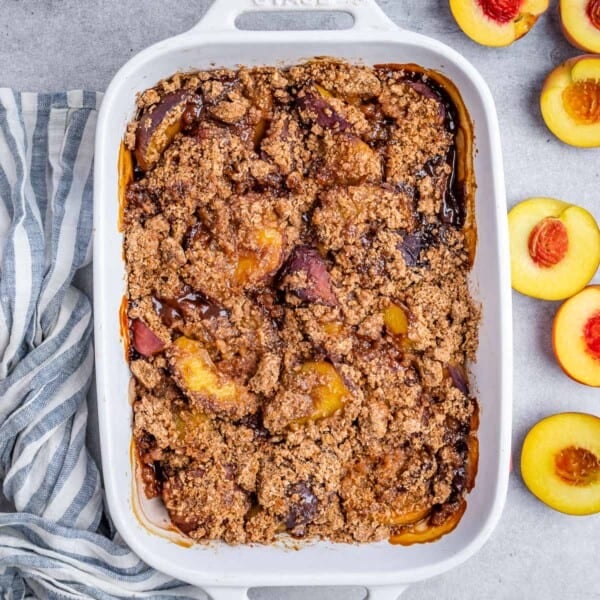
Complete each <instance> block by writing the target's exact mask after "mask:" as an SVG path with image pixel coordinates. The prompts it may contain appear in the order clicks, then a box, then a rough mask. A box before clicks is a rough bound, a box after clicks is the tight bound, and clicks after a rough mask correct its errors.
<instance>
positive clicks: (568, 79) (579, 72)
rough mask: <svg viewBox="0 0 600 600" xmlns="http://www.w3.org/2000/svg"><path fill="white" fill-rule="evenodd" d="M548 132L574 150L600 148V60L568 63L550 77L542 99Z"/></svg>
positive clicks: (576, 59)
mask: <svg viewBox="0 0 600 600" xmlns="http://www.w3.org/2000/svg"><path fill="white" fill-rule="evenodd" d="M540 108H541V111H542V117H543V118H544V121H545V123H546V125H547V126H548V129H550V131H551V132H552V133H553V134H554V135H555V136H556V137H557V138H559V139H560V140H562V141H563V142H565V143H567V144H571V145H572V146H580V147H585V148H587V147H593V146H600V57H597V56H581V57H577V58H572V59H570V60H567V61H566V62H565V63H563V64H562V65H560V66H559V67H557V68H556V69H554V71H552V72H551V73H550V75H548V77H547V79H546V81H545V83H544V87H543V89H542V93H541V96H540Z"/></svg>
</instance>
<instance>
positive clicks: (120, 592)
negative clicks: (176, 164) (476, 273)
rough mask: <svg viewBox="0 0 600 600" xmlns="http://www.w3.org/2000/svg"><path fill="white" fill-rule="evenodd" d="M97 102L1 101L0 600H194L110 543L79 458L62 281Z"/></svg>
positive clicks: (67, 98) (81, 221) (86, 98)
mask: <svg viewBox="0 0 600 600" xmlns="http://www.w3.org/2000/svg"><path fill="white" fill-rule="evenodd" d="M100 100H101V95H100V94H97V93H90V92H81V91H75V92H67V93H59V94H19V93H15V92H13V91H11V90H8V89H0V482H1V483H2V490H3V494H4V496H5V498H6V501H4V502H0V506H2V505H3V504H9V505H10V506H11V507H12V508H14V512H0V592H1V593H0V597H2V598H4V599H7V600H8V599H11V600H13V599H15V600H16V599H21V598H33V597H38V598H57V599H58V598H60V599H64V598H102V599H108V598H132V597H136V598H138V597H143V598H157V599H158V598H172V597H173V596H177V597H187V598H205V595H204V593H203V592H201V591H200V590H197V589H195V588H192V587H190V586H185V585H183V584H182V583H180V582H177V581H174V580H172V579H169V578H168V577H166V576H165V575H162V574H161V573H158V572H157V571H155V570H153V569H151V568H150V567H148V566H147V565H146V564H144V563H143V562H142V561H141V560H140V559H139V558H138V557H137V556H135V555H134V554H133V553H132V552H131V551H130V550H129V549H128V548H127V547H126V546H125V545H124V544H123V543H122V541H120V539H119V537H118V534H115V533H114V531H113V530H112V528H111V526H110V520H109V519H108V518H107V517H106V516H105V515H104V512H103V511H104V507H103V499H102V482H101V478H100V474H99V472H98V468H97V466H96V464H95V463H94V460H93V459H92V457H91V455H90V453H89V451H88V449H87V447H86V424H87V414H88V409H87V400H86V395H87V393H88V390H89V388H90V384H91V382H92V373H93V348H92V309H91V304H90V300H89V298H88V297H87V296H86V295H85V294H84V293H83V292H82V291H80V290H79V289H77V288H76V287H75V286H74V285H73V277H74V276H75V275H77V274H78V272H79V271H80V270H81V269H82V268H84V267H85V266H86V265H88V264H89V263H90V261H91V258H92V256H91V248H92V244H91V238H92V171H93V148H94V133H95V125H96V114H97V109H98V106H99V104H100ZM3 510H6V508H4V509H3Z"/></svg>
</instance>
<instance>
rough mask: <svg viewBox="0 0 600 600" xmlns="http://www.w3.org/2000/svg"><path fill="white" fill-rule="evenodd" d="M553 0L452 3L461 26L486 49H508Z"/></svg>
mask: <svg viewBox="0 0 600 600" xmlns="http://www.w3.org/2000/svg"><path fill="white" fill-rule="evenodd" d="M548 4H549V0H450V10H451V11H452V15H453V16H454V19H455V20H456V22H457V24H458V26H459V27H460V28H461V29H462V30H463V31H464V32H465V34H466V35H468V36H469V37H470V38H471V39H472V40H473V41H475V42H477V43H478V44H482V45H484V46H508V45H509V44H512V43H513V42H514V41H515V40H518V39H519V38H521V37H523V36H524V35H525V34H526V33H527V32H528V31H529V30H530V29H531V28H532V27H533V25H534V24H535V22H536V21H537V20H538V17H539V16H540V15H541V14H542V13H544V12H545V11H546V10H547V8H548Z"/></svg>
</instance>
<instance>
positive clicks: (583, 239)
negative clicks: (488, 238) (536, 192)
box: [508, 198, 600, 300]
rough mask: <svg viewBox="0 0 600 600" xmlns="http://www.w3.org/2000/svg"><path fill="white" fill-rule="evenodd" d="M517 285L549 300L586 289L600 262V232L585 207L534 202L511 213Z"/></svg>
mask: <svg viewBox="0 0 600 600" xmlns="http://www.w3.org/2000/svg"><path fill="white" fill-rule="evenodd" d="M508 227H509V232H510V255H511V256H510V261H511V272H512V286H513V288H514V289H515V290H517V291H518V292H521V293H522V294H526V295H528V296H533V297H534V298H541V299H543V300H562V299H564V298H568V297H569V296H572V295H573V294H576V293H577V292H578V291H580V290H582V289H583V288H584V287H585V286H586V285H587V284H588V283H589V281H590V280H591V279H592V277H593V276H594V274H595V273H596V269H597V268H598V265H599V264H600V230H599V229H598V224H597V223H596V221H595V219H594V217H593V216H592V215H591V214H590V213H589V212H588V211H587V210H585V209H584V208H581V207H579V206H574V205H572V204H567V203H566V202H562V201H561V200H555V199H554V198H530V199H528V200H525V201H523V202H521V203H520V204H517V205H516V206H515V207H514V208H513V209H512V210H511V211H510V212H509V213H508Z"/></svg>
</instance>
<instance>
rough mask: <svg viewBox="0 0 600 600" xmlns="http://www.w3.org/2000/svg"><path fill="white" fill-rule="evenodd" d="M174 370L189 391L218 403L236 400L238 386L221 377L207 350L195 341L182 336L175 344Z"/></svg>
mask: <svg viewBox="0 0 600 600" xmlns="http://www.w3.org/2000/svg"><path fill="white" fill-rule="evenodd" d="M173 352H174V356H175V360H174V364H173V366H174V369H175V370H176V372H177V374H178V375H179V377H180V378H181V380H182V383H183V385H184V386H185V388H186V389H187V390H189V391H190V392H193V393H197V394H202V395H205V396H208V397H212V398H214V399H216V400H217V401H228V400H235V399H236V398H237V395H238V387H237V385H236V384H235V383H234V382H233V381H230V380H225V379H223V378H221V377H220V376H219V374H218V373H217V370H216V368H215V366H214V364H213V362H212V360H211V359H210V356H209V354H208V352H207V351H206V350H205V348H204V347H203V346H202V344H200V342H197V341H195V340H192V339H189V338H187V337H184V336H181V337H179V338H177V339H176V340H175V342H174V343H173Z"/></svg>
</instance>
